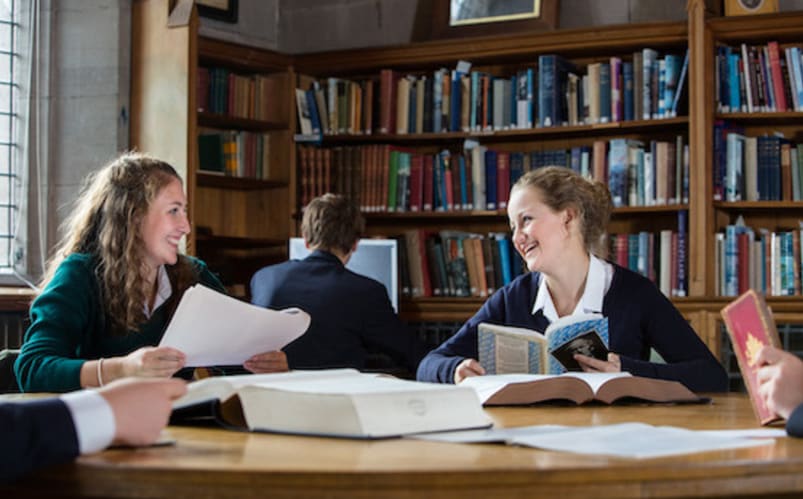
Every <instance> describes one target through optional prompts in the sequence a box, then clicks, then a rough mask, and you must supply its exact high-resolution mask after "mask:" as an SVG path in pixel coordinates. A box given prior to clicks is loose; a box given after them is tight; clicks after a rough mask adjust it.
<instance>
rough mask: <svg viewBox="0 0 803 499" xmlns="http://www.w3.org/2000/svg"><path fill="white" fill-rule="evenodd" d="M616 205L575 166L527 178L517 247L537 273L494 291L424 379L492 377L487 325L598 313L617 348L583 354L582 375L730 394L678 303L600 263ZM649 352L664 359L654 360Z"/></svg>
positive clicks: (513, 222)
mask: <svg viewBox="0 0 803 499" xmlns="http://www.w3.org/2000/svg"><path fill="white" fill-rule="evenodd" d="M611 210H612V202H611V196H610V193H609V192H608V189H607V187H606V186H605V185H603V184H601V183H599V182H594V181H591V180H587V179H585V178H583V177H582V176H580V175H579V174H577V173H575V172H573V171H572V170H570V169H568V168H563V167H545V168H539V169H537V170H533V171H530V172H528V173H526V174H525V175H523V176H522V177H521V178H520V179H519V180H518V181H517V182H516V184H515V185H514V186H513V188H512V190H511V193H510V200H509V202H508V208H507V212H508V217H509V219H510V227H511V229H512V231H513V244H514V246H515V248H516V250H517V251H518V252H519V254H520V255H521V256H522V258H523V259H524V262H525V263H526V264H527V268H528V269H529V270H530V272H528V273H525V274H524V275H521V276H519V277H518V278H516V279H514V280H513V281H512V282H511V283H510V284H508V285H507V286H505V287H503V288H502V289H500V290H498V291H497V292H496V293H494V294H493V295H492V296H491V297H490V298H489V299H488V300H487V301H486V302H485V304H483V306H482V308H481V309H480V310H479V311H478V312H477V313H476V314H475V315H474V316H473V317H472V318H471V319H469V320H468V322H466V323H465V324H464V325H463V326H462V327H461V328H460V330H459V331H458V332H457V333H456V334H455V335H454V336H452V337H451V338H449V339H448V340H447V341H445V342H444V343H443V344H442V345H440V346H439V347H438V348H436V349H435V350H433V351H432V352H430V353H429V355H427V356H426V357H425V358H424V359H423V360H422V361H421V364H420V365H419V367H418V373H417V377H418V379H419V380H422V381H435V382H441V383H452V382H454V383H459V382H460V381H462V380H463V379H465V378H466V377H468V376H478V375H482V374H484V373H485V371H484V369H483V366H481V365H480V364H479V362H478V361H477V360H476V359H477V356H478V353H477V325H478V324H479V323H481V322H490V323H495V324H503V325H510V326H517V327H525V328H529V329H534V330H536V331H540V332H544V330H545V329H546V327H547V325H549V323H550V322H552V321H554V320H556V319H558V318H560V317H563V316H567V315H571V314H581V313H600V314H602V315H604V316H606V317H607V318H608V331H609V341H610V345H609V347H610V351H611V352H612V353H610V354H609V356H608V359H607V360H598V359H594V358H591V357H587V356H584V355H579V354H576V355H575V359H576V360H577V361H578V363H579V364H580V366H581V367H582V368H583V370H584V371H589V372H616V371H627V372H630V373H632V374H634V375H637V376H645V377H650V378H661V379H668V380H676V381H680V382H681V383H683V384H684V385H686V386H687V387H688V388H689V389H691V390H693V391H699V392H717V391H724V390H725V389H726V387H727V374H726V373H725V370H724V369H723V367H722V366H721V365H720V364H719V362H717V360H716V358H715V357H714V356H713V354H712V353H711V352H710V350H709V349H708V348H707V347H706V345H705V344H704V343H703V342H702V341H701V340H700V338H699V337H698V336H697V334H696V333H695V332H694V330H693V329H692V328H691V327H690V326H689V324H688V323H687V322H686V320H684V319H683V317H682V316H681V315H680V313H679V312H678V311H677V309H675V307H674V306H673V305H672V303H671V302H670V301H669V300H668V299H667V298H666V297H665V296H664V295H663V294H662V293H661V292H660V291H659V290H658V288H657V287H656V286H655V285H654V284H653V283H652V282H651V281H650V280H649V279H647V278H646V277H643V276H641V275H640V274H638V273H636V272H633V271H630V270H628V269H626V268H623V267H620V266H618V265H616V264H613V263H610V262H607V261H605V260H603V259H602V257H603V256H604V255H605V253H606V252H605V246H604V240H605V229H606V227H607V225H608V221H609V219H610V214H611ZM650 349H655V350H656V351H657V352H658V354H660V355H661V357H662V358H663V359H664V360H665V361H666V363H665V364H663V363H653V362H650V361H649V356H650Z"/></svg>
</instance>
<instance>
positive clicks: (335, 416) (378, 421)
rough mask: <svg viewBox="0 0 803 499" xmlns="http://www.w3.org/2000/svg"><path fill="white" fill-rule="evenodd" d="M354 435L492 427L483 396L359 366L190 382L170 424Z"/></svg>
mask: <svg viewBox="0 0 803 499" xmlns="http://www.w3.org/2000/svg"><path fill="white" fill-rule="evenodd" d="M210 420H211V421H215V422H217V423H220V424H223V425H224V426H230V427H234V428H240V429H247V430H251V431H266V432H278V433H293V434H306V435H322V436H334V437H348V438H388V437H396V436H401V435H410V434H416V433H423V432H434V431H449V430H464V429H470V428H487V427H489V426H491V420H490V419H489V417H488V416H487V415H486V414H485V412H484V411H483V409H482V404H481V403H480V401H479V398H478V397H477V393H476V392H475V391H474V390H473V389H471V388H469V387H464V386H455V385H445V384H435V383H422V382H417V381H408V380H402V379H398V378H394V377H392V376H386V375H378V374H367V373H360V372H359V371H356V370H354V369H323V370H317V371H291V372H288V373H276V374H261V375H243V376H223V377H215V378H206V379H203V380H200V381H195V382H192V383H190V384H189V387H188V391H187V394H185V395H184V396H183V397H181V398H179V399H178V400H176V401H175V402H174V404H173V416H172V418H171V423H173V424H182V423H193V422H204V421H207V422H208V421H210Z"/></svg>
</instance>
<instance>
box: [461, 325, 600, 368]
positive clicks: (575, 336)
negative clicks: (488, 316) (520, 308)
mask: <svg viewBox="0 0 803 499" xmlns="http://www.w3.org/2000/svg"><path fill="white" fill-rule="evenodd" d="M477 347H478V351H479V359H478V360H479V361H480V364H482V366H483V368H485V372H486V373H488V374H504V373H531V374H560V373H563V372H566V371H580V370H582V369H581V368H580V365H579V364H578V363H577V361H576V360H574V354H575V353H580V354H584V355H588V356H589V357H594V358H597V359H601V360H607V358H608V319H607V318H606V317H603V316H601V315H599V314H577V315H568V316H565V317H561V318H560V319H558V320H556V321H554V322H553V323H552V324H550V325H549V326H548V327H547V328H546V330H545V331H544V333H543V334H542V333H539V332H538V331H534V330H531V329H526V328H519V327H513V326H501V325H498V324H489V323H486V322H483V323H481V324H479V326H477Z"/></svg>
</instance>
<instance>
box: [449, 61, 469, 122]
mask: <svg viewBox="0 0 803 499" xmlns="http://www.w3.org/2000/svg"><path fill="white" fill-rule="evenodd" d="M462 76H463V73H461V72H460V71H452V90H451V92H450V95H449V98H450V102H451V104H450V106H449V120H450V123H449V131H450V132H459V131H460V113H461V111H462V108H461V96H460V94H461V92H462V91H463V89H462V84H461V82H460V79H461V78H462ZM466 98H468V96H466Z"/></svg>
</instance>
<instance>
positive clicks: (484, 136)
mask: <svg viewBox="0 0 803 499" xmlns="http://www.w3.org/2000/svg"><path fill="white" fill-rule="evenodd" d="M796 114H798V116H797V118H798V119H800V118H801V116H800V113H796ZM688 124H689V119H688V117H687V116H678V117H676V118H665V119H654V120H633V121H618V122H614V123H600V124H595V125H571V126H570V125H566V126H554V127H542V128H524V129H520V130H519V129H511V130H496V131H473V132H443V133H409V134H370V135H365V134H354V135H346V134H338V135H324V136H323V143H324V144H348V143H357V144H370V143H380V144H383V143H385V144H386V143H391V144H426V143H433V144H440V143H444V142H450V141H454V142H460V141H463V140H465V139H469V138H472V139H477V140H479V141H480V142H481V143H493V142H511V141H513V142H515V141H529V140H532V139H533V138H539V139H547V138H557V137H566V136H575V135H576V136H584V137H588V136H608V135H610V134H611V133H612V131H621V132H622V133H634V132H639V131H641V130H644V129H653V128H655V129H657V128H661V129H663V128H684V127H686V126H688Z"/></svg>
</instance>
